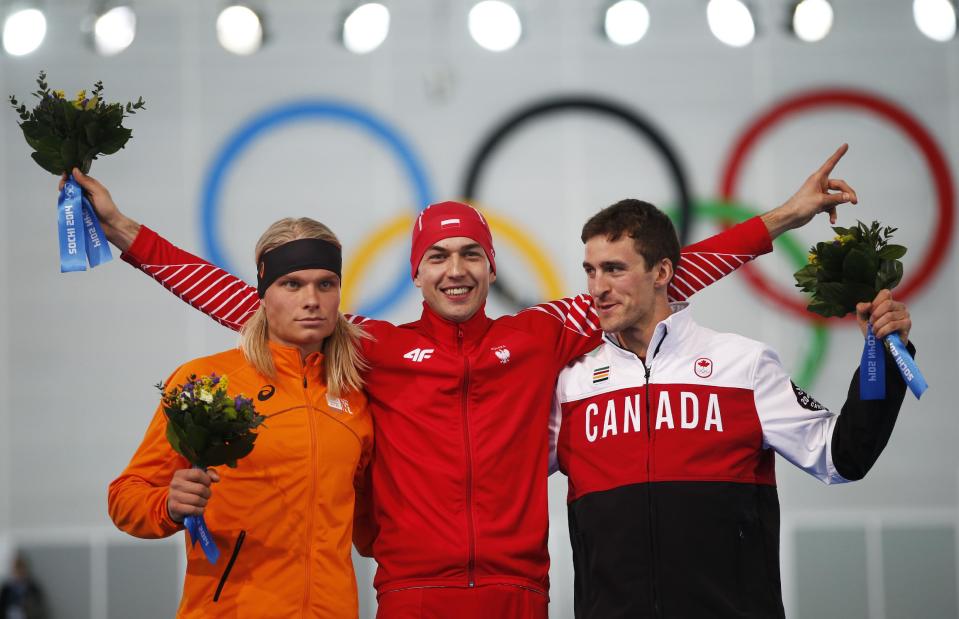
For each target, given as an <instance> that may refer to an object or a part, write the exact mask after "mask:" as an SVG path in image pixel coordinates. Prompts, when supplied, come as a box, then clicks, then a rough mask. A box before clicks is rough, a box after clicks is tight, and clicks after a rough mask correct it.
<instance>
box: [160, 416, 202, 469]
mask: <svg viewBox="0 0 959 619" xmlns="http://www.w3.org/2000/svg"><path fill="white" fill-rule="evenodd" d="M166 438H167V441H169V442H170V447H172V448H173V451H175V452H177V453H178V454H180V455H181V456H183V457H184V458H186V459H187V461H189V462H190V464H193V465H196V464H199V460H200V458H199V456H198V454H197V453H196V451H194V450H193V449H192V448H191V447H190V444H189V441H187V439H186V432H185V431H184V430H183V428H181V427H180V426H179V424H177V423H176V422H174V421H173V420H172V419H170V420H169V421H168V422H167V424H166Z"/></svg>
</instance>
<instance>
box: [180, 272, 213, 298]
mask: <svg viewBox="0 0 959 619" xmlns="http://www.w3.org/2000/svg"><path fill="white" fill-rule="evenodd" d="M217 271H220V273H223V271H221V270H220V269H218V268H216V267H212V268H211V269H210V272H209V273H207V274H206V275H204V276H203V277H201V278H200V279H198V280H196V282H195V283H194V284H193V285H192V286H190V287H189V288H187V289H186V290H184V291H183V292H181V293H180V294H181V295H185V294H187V293H188V292H190V291H191V290H193V289H194V288H196V287H197V286H199V285H200V284H202V283H203V282H204V281H206V280H207V279H208V278H210V277H212V276H214V275H216V273H217ZM190 276H191V277H192V276H193V274H191V275H190ZM188 279H189V278H188V277H186V278H184V279H183V281H182V282H180V283H179V284H177V285H178V286H179V285H182V284H183V283H184V282H185V281H186V280H188ZM221 279H222V278H221ZM197 296H199V295H197Z"/></svg>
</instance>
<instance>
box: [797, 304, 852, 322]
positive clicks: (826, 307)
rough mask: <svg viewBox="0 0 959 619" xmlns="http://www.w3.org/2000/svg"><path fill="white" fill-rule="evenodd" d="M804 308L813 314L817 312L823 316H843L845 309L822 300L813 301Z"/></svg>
mask: <svg viewBox="0 0 959 619" xmlns="http://www.w3.org/2000/svg"><path fill="white" fill-rule="evenodd" d="M806 309H807V310H809V311H810V312H812V313H814V314H819V315H820V316H822V317H824V318H832V317H840V316H845V315H846V311H845V310H844V309H843V307H842V306H841V305H837V304H835V303H825V302H823V301H813V302H812V303H810V304H809V305H808V306H806Z"/></svg>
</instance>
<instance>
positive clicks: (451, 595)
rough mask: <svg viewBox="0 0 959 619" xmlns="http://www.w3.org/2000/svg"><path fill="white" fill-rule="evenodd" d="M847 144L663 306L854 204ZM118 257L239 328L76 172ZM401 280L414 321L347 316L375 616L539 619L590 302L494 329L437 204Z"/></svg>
mask: <svg viewBox="0 0 959 619" xmlns="http://www.w3.org/2000/svg"><path fill="white" fill-rule="evenodd" d="M844 153H845V145H844V146H843V147H841V148H840V149H839V150H838V151H836V153H835V154H834V155H833V156H832V157H830V158H829V159H828V160H827V161H826V163H825V164H823V166H822V167H821V168H820V169H819V170H817V171H816V172H815V173H814V174H813V175H812V176H810V177H809V178H808V179H807V180H806V182H805V183H804V184H803V186H802V187H801V188H800V190H799V191H798V192H797V193H796V194H794V195H793V196H792V197H791V198H790V199H789V200H788V201H787V202H786V203H785V204H783V205H782V206H780V207H779V208H777V209H774V210H772V211H770V212H769V213H767V214H765V215H763V216H762V217H761V218H760V217H756V218H753V219H751V220H749V221H747V222H744V223H742V224H739V225H738V226H735V227H733V228H731V229H729V230H728V231H726V232H724V233H722V234H719V235H717V236H715V237H713V238H710V239H707V240H706V241H703V242H700V243H697V244H696V245H693V246H691V247H688V248H686V250H685V251H684V254H683V256H684V266H685V267H686V270H684V271H680V272H678V273H677V277H676V278H675V280H674V282H673V285H672V287H671V288H670V294H671V296H672V297H673V298H674V299H676V300H683V299H685V298H687V297H689V296H690V295H692V294H693V293H695V292H696V291H698V290H700V289H702V288H704V287H705V286H707V285H708V284H710V283H712V282H714V281H716V280H718V279H720V278H722V277H724V276H725V275H727V274H729V273H730V272H732V271H734V270H735V269H736V268H738V267H739V266H741V265H742V264H744V263H746V262H748V261H749V260H752V259H753V258H755V257H756V256H757V255H760V254H763V253H766V252H768V251H770V250H771V242H770V241H771V237H775V236H776V235H778V234H780V233H781V232H783V231H785V230H787V229H790V228H794V227H798V226H800V225H803V224H805V223H806V222H808V221H809V220H810V219H811V218H812V217H813V216H814V215H815V214H817V213H820V212H824V211H829V212H830V213H831V215H833V216H834V215H835V210H834V209H835V206H836V205H839V204H842V203H845V202H850V201H853V202H854V201H855V193H854V192H853V190H852V189H851V188H850V187H849V186H848V185H847V184H846V183H845V182H843V181H840V180H836V179H830V178H829V174H830V172H831V171H832V168H833V166H835V164H836V163H837V162H838V160H839V159H840V158H841V157H842V155H843V154H844ZM75 177H76V178H77V180H78V182H79V183H80V184H81V185H82V186H83V188H84V190H85V191H86V193H88V194H89V197H90V198H91V202H92V203H93V205H94V208H95V209H96V210H97V213H98V215H99V216H100V218H101V222H102V223H103V227H104V231H105V232H106V235H107V237H108V238H109V239H110V241H111V242H113V243H114V244H115V245H117V246H118V247H119V248H120V249H121V250H123V251H124V256H123V257H124V259H125V260H127V261H128V262H130V263H131V264H133V265H134V266H135V267H137V268H139V269H141V270H143V271H144V272H145V273H147V274H149V275H151V276H152V277H153V278H154V279H156V280H157V281H158V282H160V283H161V284H162V285H163V286H164V287H166V288H167V289H168V290H170V291H171V292H173V293H175V294H177V295H178V296H179V297H180V298H182V299H183V300H185V301H186V302H188V303H190V304H191V305H192V306H194V307H195V308H197V309H199V310H201V311H203V312H204V313H206V314H208V315H209V316H211V317H212V318H214V319H215V320H217V321H218V322H220V323H221V324H223V325H225V326H228V327H230V328H232V329H239V328H240V326H242V324H243V322H244V321H245V320H246V318H247V317H248V316H249V315H250V314H251V313H252V311H253V310H255V308H256V305H257V297H256V291H255V290H254V289H253V288H251V287H250V286H248V285H247V284H245V283H244V282H242V281H241V280H239V279H238V278H236V277H234V276H232V275H230V274H229V273H226V272H224V271H222V270H221V269H219V268H217V267H215V266H213V265H210V264H209V263H207V262H206V261H204V260H202V259H201V258H198V257H196V256H193V255H191V254H189V253H187V252H184V251H182V250H180V249H178V248H176V247H174V246H173V245H171V244H170V243H169V242H167V241H166V240H164V239H163V238H161V237H160V236H158V235H157V234H156V233H155V232H153V231H151V230H149V229H148V228H146V227H145V226H140V225H139V224H137V223H136V222H135V221H133V220H131V219H129V218H127V217H126V216H124V215H122V214H121V213H120V212H119V211H118V210H117V208H116V205H115V204H114V203H113V201H112V199H111V198H110V195H109V192H108V191H107V190H106V188H104V187H103V186H102V185H101V184H100V183H98V182H97V181H95V180H94V179H91V178H89V177H86V176H84V175H82V174H80V173H78V172H76V173H75ZM410 267H411V274H412V276H413V280H414V282H415V283H416V285H417V286H418V287H419V288H420V289H421V291H422V294H423V299H424V304H423V313H422V315H421V316H420V318H419V319H418V320H416V321H414V322H411V323H407V324H403V325H392V324H390V323H388V322H384V321H379V320H371V319H365V318H359V317H356V318H355V321H356V322H359V323H361V324H362V325H363V327H364V328H365V329H366V330H367V332H368V333H369V334H370V335H371V336H372V338H371V339H370V340H368V341H365V342H364V344H363V352H364V355H365V357H366V361H367V363H368V364H369V370H368V372H367V373H366V377H365V378H366V390H367V393H368V395H369V401H370V409H371V411H372V413H373V416H374V422H375V427H376V436H375V455H374V459H373V462H372V466H371V467H370V468H371V470H372V478H373V479H372V492H373V502H372V504H373V514H372V515H373V519H372V521H373V525H374V527H375V529H376V530H375V531H374V532H371V533H370V534H369V535H364V534H363V533H365V532H366V531H365V530H366V529H367V527H364V526H362V523H359V524H358V530H357V531H358V535H357V537H356V541H357V546H358V547H359V548H360V549H361V550H367V551H368V550H369V549H368V548H365V549H364V548H363V546H365V545H366V543H365V541H366V540H368V539H372V538H373V537H375V540H374V541H373V542H372V554H373V556H374V558H375V559H376V561H377V563H378V564H379V569H378V571H377V574H376V578H375V581H374V584H375V586H376V590H377V594H378V601H379V610H378V617H381V618H385V619H397V618H401V619H405V618H407V617H409V618H418V617H438V616H443V617H446V616H451V617H452V616H457V617H473V616H475V617H477V618H480V617H481V618H482V619H488V618H490V617H497V618H499V617H503V618H518V619H519V618H527V617H528V618H545V617H546V616H547V602H548V589H549V579H548V573H549V555H548V553H547V545H546V542H547V535H548V515H547V486H546V482H547V446H548V436H547V430H548V428H547V426H548V419H549V410H550V402H551V401H552V397H553V386H554V384H555V380H556V376H557V374H558V373H559V371H560V370H561V369H562V368H563V367H564V366H565V365H566V364H567V363H568V362H569V361H571V360H572V359H575V358H576V357H579V356H580V355H582V354H584V353H586V352H587V351H589V350H592V349H593V348H595V347H596V346H597V345H598V344H599V342H600V331H599V322H598V320H597V319H596V314H595V310H594V309H593V308H592V305H591V299H590V297H589V296H588V295H580V296H578V297H574V298H567V299H560V300H557V301H553V302H550V303H544V304H542V305H538V306H535V307H531V308H529V309H527V310H524V311H522V312H519V313H518V314H515V315H512V316H504V317H502V318H498V319H496V320H493V319H490V318H489V317H487V316H486V314H485V312H484V306H485V303H486V297H487V294H488V291H489V287H490V285H491V284H492V283H493V281H495V279H496V260H495V252H494V249H493V242H492V237H491V234H490V231H489V227H488V226H487V223H486V221H485V219H484V218H483V217H482V215H481V214H480V213H479V212H478V211H476V210H475V209H473V208H472V207H470V206H468V205H465V204H461V203H455V202H444V203H441V204H437V205H433V206H431V207H429V208H427V209H425V210H424V211H423V212H422V213H421V214H420V216H419V217H418V218H417V220H416V221H415V223H414V226H413V234H412V251H411V255H410Z"/></svg>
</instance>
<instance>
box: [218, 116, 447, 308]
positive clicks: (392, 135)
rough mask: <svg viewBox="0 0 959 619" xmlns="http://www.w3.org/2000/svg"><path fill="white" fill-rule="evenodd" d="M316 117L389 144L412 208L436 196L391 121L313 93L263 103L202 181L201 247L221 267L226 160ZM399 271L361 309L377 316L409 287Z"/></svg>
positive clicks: (226, 266)
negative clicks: (263, 108)
mask: <svg viewBox="0 0 959 619" xmlns="http://www.w3.org/2000/svg"><path fill="white" fill-rule="evenodd" d="M315 119H322V120H332V121H334V122H341V123H344V124H347V125H351V126H353V127H356V128H359V129H361V130H363V131H365V132H366V133H368V134H369V135H371V136H372V137H374V138H375V139H377V140H379V141H380V142H382V143H384V144H385V145H386V146H388V147H389V149H390V151H391V152H392V153H393V155H394V156H395V157H396V158H397V159H398V160H399V161H400V162H401V163H402V166H403V170H404V171H405V172H406V176H407V178H408V180H409V181H410V184H411V185H412V188H413V191H414V193H415V194H416V204H417V205H418V208H416V209H415V210H416V211H417V212H418V211H419V210H421V209H424V208H426V207H427V206H428V205H430V204H432V203H433V202H434V201H435V200H434V199H433V190H432V187H431V185H430V183H429V180H428V178H427V176H426V172H425V170H424V168H423V166H422V165H421V164H420V160H419V158H418V157H417V156H416V154H415V153H414V151H413V149H412V148H411V147H410V145H409V144H408V143H407V142H406V140H405V139H404V138H403V137H402V135H401V134H400V132H399V131H397V130H396V129H394V128H392V127H390V126H389V125H388V124H387V123H386V122H385V121H383V120H381V119H379V118H377V117H376V116H374V115H373V114H372V113H370V112H368V111H366V110H364V109H362V108H360V107H358V106H355V105H350V104H347V103H341V102H336V101H326V100H322V99H318V100H317V99H311V100H305V101H295V102H292V103H286V104H282V105H279V106H276V107H273V108H269V109H267V110H266V111H264V112H262V113H260V114H259V115H258V116H256V117H254V118H253V119H251V120H250V121H248V122H247V123H246V124H244V125H242V126H241V127H240V128H239V129H238V130H237V131H236V132H235V133H234V134H233V135H232V136H231V137H230V138H229V139H228V140H227V142H226V144H225V145H224V146H223V148H222V149H221V150H220V152H219V154H218V155H217V156H216V159H215V160H214V162H213V165H212V166H211V167H210V172H209V174H208V175H207V178H206V182H205V183H204V185H203V198H202V202H201V207H200V229H201V230H202V231H203V247H204V251H205V252H206V254H207V256H209V258H210V261H211V262H213V263H214V264H216V265H217V266H219V267H220V268H222V269H224V270H225V271H230V272H236V271H233V270H232V268H231V266H230V263H229V261H228V260H227V257H226V254H225V253H224V252H223V250H222V249H221V247H222V245H221V243H220V239H219V238H218V237H217V234H216V232H215V231H216V230H217V221H218V218H219V211H220V192H221V190H222V188H223V184H224V182H225V179H226V175H227V172H228V170H229V168H230V166H231V165H232V164H233V163H234V161H235V160H236V159H237V158H238V157H239V156H240V155H241V154H243V152H244V151H245V150H246V149H247V148H249V147H250V145H251V144H252V143H253V142H254V140H256V139H257V138H260V137H263V136H264V135H266V134H268V133H269V132H271V131H275V130H276V129H279V128H281V127H284V126H286V125H290V124H293V123H297V122H303V121H308V120H315ZM400 271H401V276H400V277H398V278H397V279H396V283H395V284H394V285H393V287H392V288H389V289H387V291H386V292H385V294H383V295H382V296H381V297H379V298H375V299H373V300H372V301H370V302H369V303H368V304H367V305H366V306H364V307H361V308H360V309H359V313H360V314H363V315H365V316H376V315H378V314H380V313H381V312H383V311H385V310H386V309H387V308H388V307H390V306H391V305H393V304H394V303H396V302H397V301H399V300H400V298H401V297H402V296H403V295H404V294H405V293H407V292H409V291H410V290H412V289H413V284H412V281H411V280H410V278H409V277H408V273H409V271H408V270H407V269H406V267H404V266H402V265H401V269H400Z"/></svg>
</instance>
